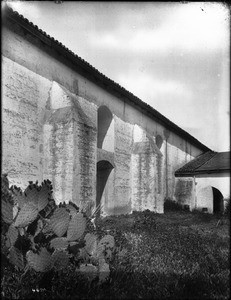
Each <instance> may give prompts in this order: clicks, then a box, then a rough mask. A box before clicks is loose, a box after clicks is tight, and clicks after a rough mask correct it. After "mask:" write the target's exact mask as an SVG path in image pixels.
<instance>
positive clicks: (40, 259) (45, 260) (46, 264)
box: [26, 248, 51, 272]
mask: <svg viewBox="0 0 231 300" xmlns="http://www.w3.org/2000/svg"><path fill="white" fill-rule="evenodd" d="M26 259H27V262H28V265H29V266H30V267H31V268H33V269H34V270H35V271H36V272H46V271H48V270H49V269H50V267H51V255H50V253H49V252H48V251H47V249H46V248H41V251H40V253H39V254H35V253H33V252H32V251H31V250H29V251H28V252H27V253H26Z"/></svg>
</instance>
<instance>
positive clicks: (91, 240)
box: [84, 233, 97, 255]
mask: <svg viewBox="0 0 231 300" xmlns="http://www.w3.org/2000/svg"><path fill="white" fill-rule="evenodd" d="M84 239H85V241H86V245H85V249H86V251H87V253H88V254H90V255H94V253H95V252H96V250H97V236H96V235H94V234H91V233H87V234H86V235H85V238H84Z"/></svg>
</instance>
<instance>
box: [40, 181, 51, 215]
mask: <svg viewBox="0 0 231 300" xmlns="http://www.w3.org/2000/svg"><path fill="white" fill-rule="evenodd" d="M49 196H50V188H49V186H48V185H46V184H43V185H42V188H41V189H40V190H39V193H38V210H39V211H41V210H43V209H44V208H45V207H46V206H47V204H48V199H49Z"/></svg>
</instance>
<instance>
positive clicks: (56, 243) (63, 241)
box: [50, 237, 68, 249]
mask: <svg viewBox="0 0 231 300" xmlns="http://www.w3.org/2000/svg"><path fill="white" fill-rule="evenodd" d="M50 247H51V248H54V249H66V248H67V247H68V239H67V238H65V237H57V238H54V239H52V240H51V241H50Z"/></svg>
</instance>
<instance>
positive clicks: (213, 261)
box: [21, 210, 230, 299]
mask: <svg viewBox="0 0 231 300" xmlns="http://www.w3.org/2000/svg"><path fill="white" fill-rule="evenodd" d="M97 226H98V228H99V231H101V232H108V233H110V234H112V235H114V237H115V241H116V245H117V247H116V252H115V255H114V257H113V259H112V261H111V264H110V269H111V274H110V278H109V280H108V281H107V282H105V283H104V284H103V285H102V286H98V285H94V282H92V284H88V283H86V282H84V281H81V280H80V279H78V278H76V273H75V272H74V270H72V269H71V267H70V268H69V269H67V270H65V271H62V272H60V273H59V274H57V275H56V276H55V277H54V276H53V277H52V280H51V281H49V274H48V275H46V276H45V277H44V278H43V282H44V284H45V285H44V286H42V285H41V288H43V292H41V293H37V294H33V295H32V294H26V293H25V291H26V289H27V288H28V285H29V284H32V283H33V278H32V275H31V274H28V275H26V276H25V278H24V280H23V282H22V287H21V290H23V289H25V290H24V292H23V293H24V294H23V293H22V292H21V295H23V298H24V299H25V298H32V296H33V299H229V298H230V289H229V276H230V267H229V265H230V258H229V255H230V252H229V251H230V248H229V242H230V232H229V218H228V217H222V218H221V217H220V216H213V215H208V214H202V213H197V212H193V213H191V212H187V211H177V210H175V211H166V213H165V214H161V215H160V214H155V213H152V212H149V211H146V212H134V213H133V214H131V215H120V216H111V217H106V218H104V219H103V220H100V221H99V222H98V223H97ZM27 276H30V277H28V278H27ZM41 276H44V275H41ZM47 283H49V284H48V285H47Z"/></svg>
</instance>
